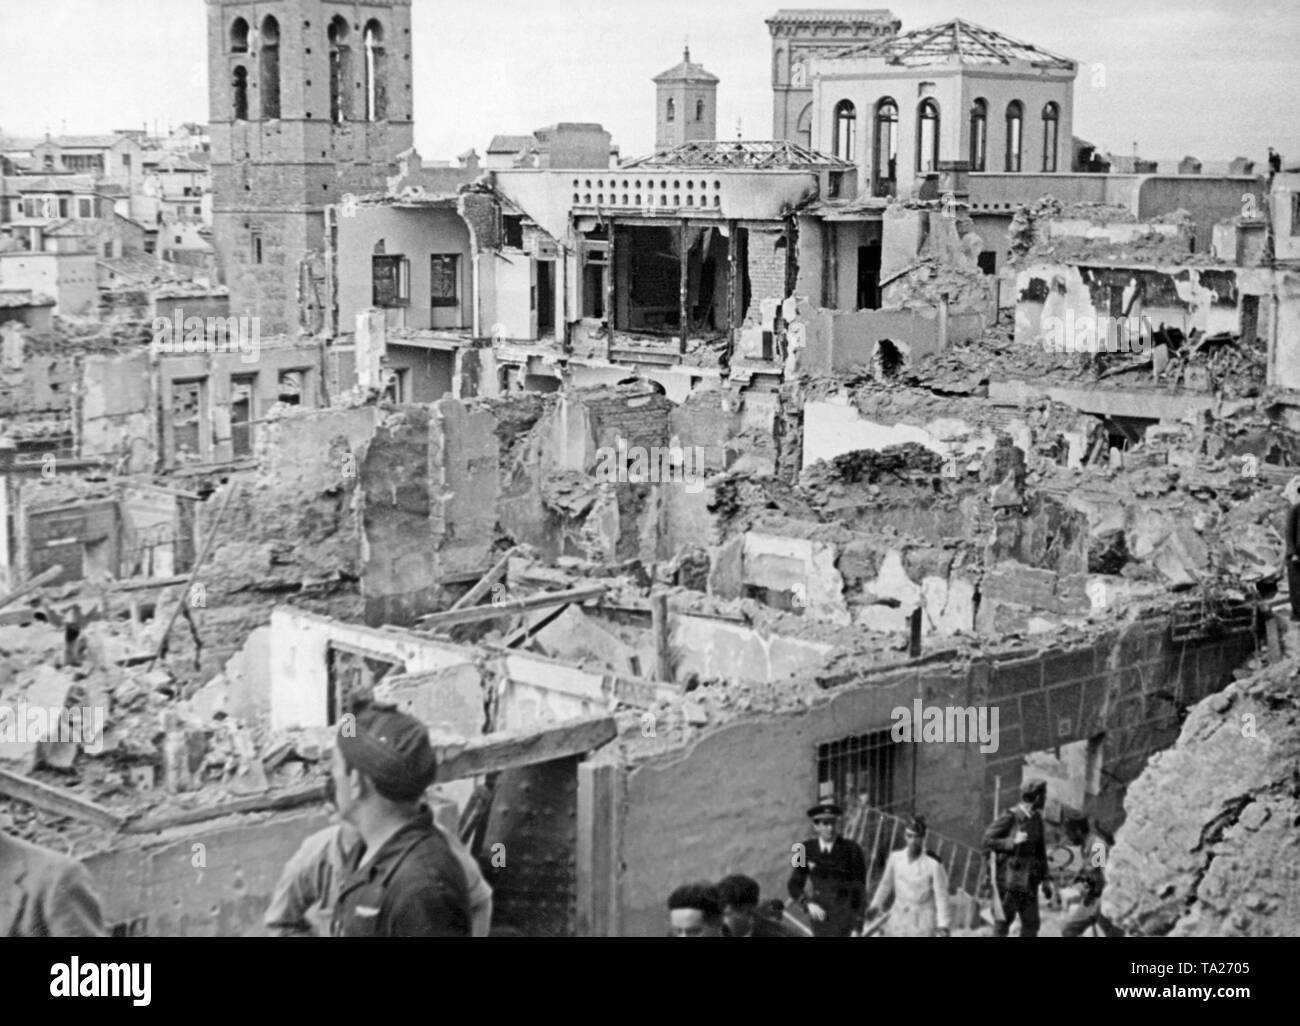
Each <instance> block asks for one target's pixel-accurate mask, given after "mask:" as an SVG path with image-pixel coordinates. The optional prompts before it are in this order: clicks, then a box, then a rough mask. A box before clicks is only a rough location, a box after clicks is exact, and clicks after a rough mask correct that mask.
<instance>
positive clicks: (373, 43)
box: [364, 18, 388, 121]
mask: <svg viewBox="0 0 1300 1026" xmlns="http://www.w3.org/2000/svg"><path fill="white" fill-rule="evenodd" d="M364 41H365V47H366V120H367V121H386V120H387V119H388V68H387V51H385V50H384V26H383V25H381V24H379V22H378V21H377V20H375V19H373V18H372V19H371V20H370V21H368V22H366V31H365V40H364Z"/></svg>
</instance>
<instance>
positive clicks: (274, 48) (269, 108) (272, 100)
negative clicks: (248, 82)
mask: <svg viewBox="0 0 1300 1026" xmlns="http://www.w3.org/2000/svg"><path fill="white" fill-rule="evenodd" d="M259 49H260V52H259V53H258V59H259V61H260V63H261V82H260V89H261V91H262V117H264V118H266V119H268V120H270V119H273V118H278V117H279V116H280V23H279V22H278V21H276V20H275V18H273V17H272V16H271V15H269V14H268V15H267V16H266V20H265V21H264V22H262V42H261V45H260V48H259Z"/></svg>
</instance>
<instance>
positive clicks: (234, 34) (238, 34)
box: [230, 18, 248, 53]
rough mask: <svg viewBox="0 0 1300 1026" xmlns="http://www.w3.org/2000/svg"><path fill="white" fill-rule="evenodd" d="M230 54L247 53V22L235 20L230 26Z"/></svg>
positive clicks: (240, 19) (241, 19) (239, 19)
mask: <svg viewBox="0 0 1300 1026" xmlns="http://www.w3.org/2000/svg"><path fill="white" fill-rule="evenodd" d="M230 52H231V53H248V22H246V21H245V20H244V19H243V18H236V19H235V20H234V21H233V22H232V23H231V25H230Z"/></svg>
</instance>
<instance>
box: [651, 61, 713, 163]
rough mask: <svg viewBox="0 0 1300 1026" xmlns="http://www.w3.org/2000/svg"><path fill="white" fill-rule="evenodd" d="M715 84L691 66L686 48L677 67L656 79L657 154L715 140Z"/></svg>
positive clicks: (697, 67) (701, 71) (703, 72)
mask: <svg viewBox="0 0 1300 1026" xmlns="http://www.w3.org/2000/svg"><path fill="white" fill-rule="evenodd" d="M718 81H719V79H718V77H717V76H716V75H711V74H709V72H707V71H705V70H704V67H703V66H702V65H699V64H692V63H691V48H690V47H689V46H688V47H686V50H685V52H684V53H683V55H682V62H681V63H680V64H678V65H677V66H676V67H674V68H669V69H668V70H667V71H665V72H664V73H663V74H662V75H656V76H655V79H654V83H655V109H656V114H655V149H656V150H668V149H672V148H673V147H674V146H680V145H681V144H682V143H684V142H693V141H695V140H696V139H707V140H712V139H716V138H717V137H718Z"/></svg>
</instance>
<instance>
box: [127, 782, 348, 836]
mask: <svg viewBox="0 0 1300 1026" xmlns="http://www.w3.org/2000/svg"><path fill="white" fill-rule="evenodd" d="M327 793H328V789H327V788H326V786H325V785H324V784H310V785H308V786H306V787H299V788H295V789H294V790H292V791H281V792H280V793H279V794H270V795H254V796H253V797H251V798H237V799H236V800H235V801H233V802H221V803H220V804H218V805H206V806H204V807H203V808H201V809H190V810H188V811H187V812H178V813H175V814H173V815H170V816H153V817H150V818H148V819H138V820H134V821H132V822H130V823H127V824H126V826H125V827H124V828H123V832H124V833H128V834H153V833H158V832H160V831H163V830H170V829H171V828H172V827H179V826H190V825H192V824H194V823H206V822H207V821H208V820H211V819H221V818H222V817H223V816H236V815H242V814H244V813H249V812H274V811H277V810H283V809H296V808H298V807H299V806H300V805H313V804H315V803H317V802H323V801H325V799H326V795H327Z"/></svg>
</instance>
